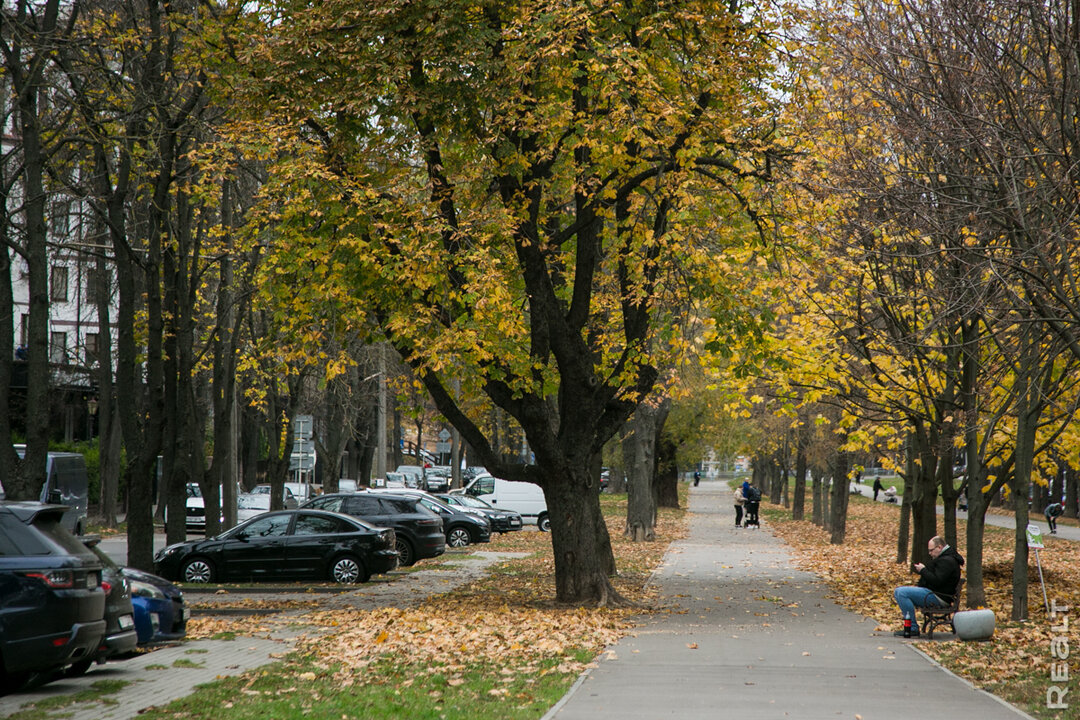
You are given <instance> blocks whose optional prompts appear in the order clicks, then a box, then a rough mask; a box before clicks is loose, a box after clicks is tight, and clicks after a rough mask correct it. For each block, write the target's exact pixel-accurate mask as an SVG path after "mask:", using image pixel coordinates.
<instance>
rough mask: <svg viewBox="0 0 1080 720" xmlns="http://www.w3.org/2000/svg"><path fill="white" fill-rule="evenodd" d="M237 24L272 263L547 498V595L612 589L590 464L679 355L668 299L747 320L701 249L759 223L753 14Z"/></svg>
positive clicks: (311, 12) (555, 8)
mask: <svg viewBox="0 0 1080 720" xmlns="http://www.w3.org/2000/svg"><path fill="white" fill-rule="evenodd" d="M255 12H256V14H255V15H254V16H252V18H251V20H260V21H262V24H261V25H260V26H258V28H257V31H258V32H261V33H262V35H263V37H262V38H261V39H258V40H255V39H253V40H252V43H251V45H250V46H249V47H247V48H245V50H244V51H243V53H242V55H240V54H238V55H237V56H236V58H235V62H234V60H233V59H227V60H228V62H234V65H233V67H235V69H236V70H237V71H238V72H241V71H242V72H241V76H242V79H237V80H236V82H234V83H233V90H234V93H235V94H234V97H235V98H236V100H237V102H238V105H239V106H240V107H241V108H243V109H246V110H250V111H252V112H251V114H249V115H248V117H247V119H246V122H247V123H248V124H247V125H246V126H241V125H239V124H238V126H237V132H238V135H237V137H238V138H240V139H242V140H245V139H246V141H247V142H248V147H249V148H252V149H255V145H256V143H255V142H254V141H255V140H257V141H258V143H257V145H258V149H259V150H260V151H261V152H263V153H265V154H266V155H267V156H268V157H269V156H272V157H273V159H274V161H275V167H274V171H273V173H272V177H271V180H270V182H269V183H268V186H267V188H266V190H267V192H266V198H267V204H266V211H265V213H264V214H263V215H262V216H261V217H260V218H259V219H258V222H259V223H260V227H264V228H265V227H273V228H274V230H275V232H276V233H277V234H278V240H277V241H276V242H275V244H274V246H273V248H272V251H273V252H274V253H275V255H276V258H275V259H274V260H273V261H272V262H274V264H275V265H276V267H284V266H286V265H289V266H296V267H303V268H304V269H305V270H307V271H309V273H310V274H309V278H310V282H309V283H308V284H309V285H310V286H312V287H318V288H319V290H320V292H321V293H324V294H325V293H328V292H329V293H331V294H334V295H335V296H338V295H339V294H340V296H342V297H344V296H350V297H352V298H357V299H362V300H363V302H358V303H357V306H358V309H357V313H358V314H362V315H364V316H366V317H370V318H371V319H373V320H374V322H375V324H376V325H377V327H378V329H379V331H380V332H381V333H382V334H383V335H384V336H385V337H386V339H387V340H389V342H391V343H392V344H393V346H394V347H395V348H396V349H397V350H398V352H399V353H400V354H401V355H402V357H403V358H404V359H405V361H406V362H407V363H409V364H410V365H411V366H412V367H413V368H414V369H415V371H416V373H417V375H418V377H419V378H420V380H421V381H422V382H423V383H424V385H425V387H426V388H427V390H428V391H429V393H430V394H431V396H432V398H433V399H434V401H435V403H436V405H437V407H438V408H439V410H440V412H441V413H442V414H443V415H444V416H445V417H446V418H447V419H448V420H449V421H450V422H451V423H452V424H453V425H454V426H455V427H456V428H457V429H458V430H459V431H460V432H461V434H462V436H463V438H464V440H465V442H467V443H468V445H469V446H470V447H471V448H472V449H473V450H474V451H475V453H477V454H478V455H479V456H480V458H481V459H482V460H483V461H484V464H485V465H487V467H488V469H489V470H492V471H493V472H495V473H497V474H499V475H501V476H503V477H507V478H509V479H514V480H525V481H528V482H534V483H536V484H538V485H540V486H541V487H542V488H543V490H544V493H545V497H546V499H547V504H548V508H549V510H550V513H551V521H552V544H553V548H554V557H555V568H556V573H555V574H556V581H555V584H556V595H557V597H558V599H559V600H562V601H567V602H583V601H600V602H604V601H607V600H609V599H613V598H614V595H613V594H612V589H611V586H610V583H609V580H608V577H607V573H608V572H609V571H610V570H611V568H612V558H611V555H610V540H609V538H608V537H607V530H606V526H605V525H604V522H603V518H602V517H601V514H600V509H599V502H598V493H597V492H596V488H595V479H594V478H593V477H592V474H591V473H590V472H589V468H591V467H592V466H593V465H594V462H593V461H594V458H596V457H597V456H598V455H599V453H600V452H601V449H602V447H603V445H604V443H605V442H606V441H607V440H608V438H610V437H612V435H613V434H614V433H616V432H617V431H618V429H619V428H620V427H621V426H622V424H623V423H624V422H625V420H626V419H627V418H628V417H629V416H630V415H631V413H632V412H633V411H634V409H635V407H636V406H637V405H638V404H639V403H640V402H641V401H642V400H644V399H645V398H646V397H647V396H648V395H649V393H650V392H651V391H652V389H653V385H654V383H655V381H656V378H657V375H658V370H657V368H659V367H665V366H666V365H667V362H668V360H667V358H668V357H670V356H677V355H679V354H681V353H682V352H683V348H682V347H681V342H679V341H678V338H679V333H678V332H676V329H677V327H678V325H679V323H680V322H681V320H682V318H680V317H679V316H677V315H674V314H673V313H672V312H671V310H670V308H690V307H695V306H698V305H700V304H702V303H704V302H705V301H708V303H709V304H710V305H711V306H712V307H713V308H714V309H717V308H719V309H718V310H717V311H715V312H713V313H712V315H713V316H715V317H717V318H719V320H720V325H721V330H720V331H719V332H720V334H724V332H725V331H726V329H728V328H732V327H735V328H739V329H744V330H747V331H749V329H750V328H752V327H754V326H755V325H756V324H757V323H758V322H759V318H757V317H755V316H753V315H752V313H751V312H749V311H750V310H751V308H747V307H745V306H744V304H743V303H742V299H741V298H738V297H736V292H735V291H732V290H730V289H728V288H727V287H725V286H724V285H723V283H722V279H723V268H722V267H721V266H720V265H719V264H718V263H716V262H715V261H716V258H717V257H722V256H723V254H724V253H725V251H726V248H727V247H729V246H733V245H734V246H741V245H743V244H745V243H746V241H747V239H748V236H749V237H752V233H751V232H748V231H752V230H753V229H754V228H755V223H759V225H758V226H757V227H758V229H760V230H761V231H762V232H765V231H766V228H765V226H764V222H765V220H764V218H763V216H761V215H760V214H758V213H757V212H756V207H757V202H758V197H759V195H760V188H761V186H762V184H763V183H764V182H765V181H766V179H767V178H768V176H769V173H770V170H771V166H772V163H774V162H775V161H776V158H777V155H778V153H779V151H778V149H777V147H776V144H775V142H776V139H777V132H776V128H775V126H774V125H773V124H772V120H771V119H772V117H773V115H774V113H773V111H772V109H771V104H772V103H773V102H774V96H771V95H770V93H769V92H767V91H766V90H767V89H766V83H767V82H770V83H771V82H779V80H780V79H779V78H778V76H777V75H776V74H775V73H774V68H773V51H774V46H773V44H772V43H773V41H774V40H775V39H776V38H775V37H773V36H771V35H770V34H769V27H768V20H767V18H765V17H763V16H762V15H760V14H758V12H757V10H756V9H755V8H753V7H751V6H749V5H746V6H739V5H734V4H730V3H719V2H715V3H714V2H705V3H700V2H694V3H689V2H687V3H681V2H680V3H674V4H671V5H665V6H663V7H658V6H638V5H630V6H625V5H610V4H607V3H597V4H595V5H594V4H592V3H572V4H565V3H527V4H518V5H511V4H495V3H488V4H480V5H477V4H475V3H464V2H450V3H445V2H444V3H438V4H435V3H427V2H421V3H416V2H403V1H402V2H398V1H391V2H389V3H383V4H381V5H378V6H372V5H370V4H369V3H361V2H355V1H352V0H349V1H346V0H336V1H331V2H324V3H318V4H315V5H312V6H310V7H306V6H305V7H298V6H296V5H295V4H293V3H286V2H281V3H266V4H261V5H260V6H259V7H258V8H257V9H256V11H255ZM249 27H251V29H252V32H255V31H256V28H255V27H254V26H249ZM267 118H270V119H271V125H270V126H269V127H268V124H267V120H266V119H267ZM255 133H257V135H256V134H255ZM267 143H270V145H268V144H267ZM674 297H682V298H685V299H686V301H685V302H670V301H669V298H674ZM307 301H308V298H307V297H305V293H304V292H303V289H302V288H301V290H300V292H298V293H297V296H296V297H295V298H294V299H293V307H294V308H301V309H302V308H303V306H304V304H305V302H307ZM697 314H698V316H701V317H706V316H709V315H710V313H709V312H705V311H702V312H699V313H697ZM295 315H296V316H297V317H302V316H303V312H296V313H295ZM452 377H460V378H461V380H462V383H463V395H466V396H468V395H470V394H471V393H473V392H476V393H479V392H482V393H484V394H485V395H487V397H488V398H490V400H491V401H492V402H493V403H494V404H495V405H496V406H498V407H500V408H502V409H503V410H505V411H506V412H507V413H508V414H509V415H511V416H512V417H513V418H515V420H516V421H517V422H518V423H519V424H520V426H521V428H522V429H523V430H524V432H525V434H526V436H527V438H528V441H529V446H530V449H531V451H532V453H533V455H534V457H535V464H533V465H528V464H508V463H506V462H505V461H504V459H503V458H500V457H497V456H496V453H495V452H494V451H493V447H492V445H491V443H490V440H489V438H488V437H486V436H485V434H484V433H483V432H482V430H481V427H480V425H479V424H478V422H477V419H476V418H474V417H470V416H469V415H468V414H467V413H466V412H464V411H463V410H462V408H461V407H460V406H459V405H458V403H457V402H455V398H454V394H453V393H452V392H450V391H449V390H448V388H449V387H450V379H451V378H452Z"/></svg>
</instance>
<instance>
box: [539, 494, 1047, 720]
mask: <svg viewBox="0 0 1080 720" xmlns="http://www.w3.org/2000/svg"><path fill="white" fill-rule="evenodd" d="M690 511H691V519H690V533H689V536H688V537H687V538H686V539H685V540H680V541H678V542H676V543H674V544H673V545H672V547H671V548H670V550H669V551H668V553H667V556H666V557H665V560H664V563H663V566H662V567H661V568H660V569H659V570H658V571H657V572H656V573H655V575H654V577H653V582H654V583H655V584H656V585H658V586H659V589H660V592H661V596H662V602H664V603H666V604H667V605H669V606H670V611H668V612H662V613H659V614H657V615H654V616H650V617H648V618H646V619H644V621H643V622H644V624H643V625H642V626H641V627H640V628H639V629H638V630H637V632H635V633H634V634H632V635H630V636H627V637H625V638H623V639H622V640H621V641H619V642H618V643H616V644H615V645H613V646H612V647H610V648H608V650H607V652H606V653H605V654H604V655H603V656H602V659H601V660H600V661H599V662H598V664H597V665H596V667H595V668H593V669H591V670H590V671H588V672H587V673H586V674H585V675H583V676H582V678H581V679H579V681H578V682H577V683H576V684H575V685H574V687H573V688H572V689H571V690H570V691H569V692H568V693H567V695H566V696H565V697H563V699H562V700H560V702H559V703H558V704H557V705H556V706H555V707H554V708H552V710H551V711H550V712H548V713H547V715H545V717H544V720H608V719H610V720H625V719H626V718H649V719H650V720H655V719H659V718H679V720H697V719H700V720H715V718H717V717H724V718H755V720H768V719H770V718H777V719H780V718H799V719H800V720H816V719H818V718H820V719H821V720H825V719H826V718H828V719H830V720H832V719H835V718H862V720H910V718H912V717H919V716H922V715H926V714H931V715H933V716H935V717H958V718H972V717H977V718H979V719H980V720H1017V718H1026V717H1030V716H1028V715H1026V714H1025V713H1022V712H1020V711H1018V710H1016V709H1014V708H1013V707H1011V706H1009V705H1007V704H1006V703H1004V702H1002V701H1000V700H998V699H997V698H995V697H994V696H992V695H990V694H988V693H986V692H983V691H981V690H977V689H975V688H973V687H972V686H971V685H970V684H969V683H967V682H966V681H964V680H962V679H960V678H958V677H956V676H955V675H953V674H951V673H949V672H948V671H946V670H944V669H943V668H942V667H941V666H939V665H937V664H936V663H935V662H933V661H932V660H930V659H929V658H928V657H926V656H925V655H923V654H922V653H920V652H918V651H917V649H916V648H917V647H918V644H919V643H920V642H928V641H926V640H919V641H905V640H902V639H900V638H894V637H893V635H892V632H891V631H892V629H893V628H889V631H885V632H883V631H878V630H876V623H875V622H874V621H873V620H871V619H869V618H866V617H863V616H861V615H858V614H856V613H853V612H850V611H848V610H846V609H844V608H842V607H840V606H839V605H837V604H836V603H834V602H833V601H832V600H829V599H828V589H827V587H826V586H825V584H824V582H823V581H821V580H820V579H819V578H818V577H817V576H815V575H813V574H810V573H807V572H803V571H801V570H797V569H795V565H794V563H793V561H792V558H791V556H790V555H789V554H788V552H787V551H786V550H785V547H784V545H783V543H782V542H781V541H779V540H778V539H776V538H775V537H774V536H773V535H772V534H771V533H770V532H769V530H768V527H767V525H763V526H762V528H761V529H760V530H753V529H745V528H736V527H735V526H734V510H733V508H732V504H731V491H730V489H729V488H728V487H727V484H726V483H722V482H710V481H703V482H702V484H701V485H700V486H699V487H691V489H690ZM835 552H837V553H842V552H845V549H844V548H843V547H837V548H836V550H835ZM889 591H890V588H882V592H889ZM948 637H951V636H948ZM1048 683H1049V680H1048Z"/></svg>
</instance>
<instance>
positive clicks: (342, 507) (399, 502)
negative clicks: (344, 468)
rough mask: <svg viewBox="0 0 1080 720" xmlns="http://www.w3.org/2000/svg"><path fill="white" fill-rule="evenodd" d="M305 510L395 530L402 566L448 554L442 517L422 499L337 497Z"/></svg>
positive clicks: (328, 497)
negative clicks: (356, 519)
mask: <svg viewBox="0 0 1080 720" xmlns="http://www.w3.org/2000/svg"><path fill="white" fill-rule="evenodd" d="M301 508H318V509H320V510H329V511H331V512H341V513H345V514H346V515H352V516H354V517H358V518H360V519H362V520H364V521H366V522H369V523H372V524H374V525H379V526H381V527H389V528H393V529H394V533H395V536H396V542H397V551H398V556H399V557H400V558H401V564H402V565H404V566H406V567H407V566H409V565H412V564H414V563H415V562H416V561H417V560H423V559H425V558H433V557H438V556H439V555H442V554H443V553H444V552H446V536H445V535H444V534H443V520H442V516H440V515H437V514H436V513H434V512H432V511H431V510H428V509H427V508H426V507H424V506H423V505H421V504H420V500H419V498H415V497H409V496H407V495H399V494H396V493H393V494H392V493H378V494H376V493H372V492H370V491H369V492H359V493H335V494H330V495H322V496H320V497H317V498H315V499H314V500H310V501H308V502H306V503H304V504H303V505H301Z"/></svg>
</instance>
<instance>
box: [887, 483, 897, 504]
mask: <svg viewBox="0 0 1080 720" xmlns="http://www.w3.org/2000/svg"><path fill="white" fill-rule="evenodd" d="M885 502H887V503H892V504H893V505H895V504H896V503H897V499H896V486H895V485H890V486H889V489H888V490H886V491H885Z"/></svg>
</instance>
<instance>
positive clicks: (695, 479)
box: [694, 470, 701, 487]
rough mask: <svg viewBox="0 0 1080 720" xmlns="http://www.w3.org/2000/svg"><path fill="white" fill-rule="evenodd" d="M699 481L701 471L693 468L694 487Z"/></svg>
mask: <svg viewBox="0 0 1080 720" xmlns="http://www.w3.org/2000/svg"><path fill="white" fill-rule="evenodd" d="M699 482H701V473H700V472H698V471H697V470H695V471H694V487H697V486H698V483H699Z"/></svg>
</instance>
